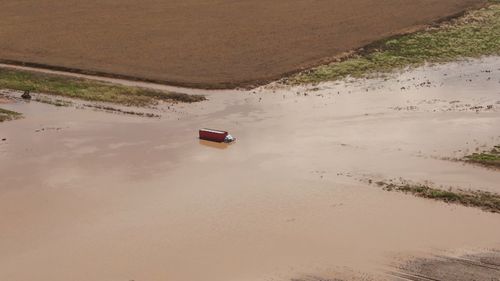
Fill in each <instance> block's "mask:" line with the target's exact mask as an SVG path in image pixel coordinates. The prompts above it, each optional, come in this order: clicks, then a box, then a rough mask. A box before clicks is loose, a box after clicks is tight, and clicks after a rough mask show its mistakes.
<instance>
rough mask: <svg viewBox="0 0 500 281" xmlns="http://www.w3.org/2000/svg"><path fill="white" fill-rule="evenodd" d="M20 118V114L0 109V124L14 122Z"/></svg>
mask: <svg viewBox="0 0 500 281" xmlns="http://www.w3.org/2000/svg"><path fill="white" fill-rule="evenodd" d="M21 117H22V114H21V113H18V112H15V111H10V110H7V109H3V108H0V122H4V121H10V120H15V119H19V118H21Z"/></svg>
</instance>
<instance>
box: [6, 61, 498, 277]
mask: <svg viewBox="0 0 500 281" xmlns="http://www.w3.org/2000/svg"><path fill="white" fill-rule="evenodd" d="M194 92H196V93H198V91H194ZM204 94H206V95H207V97H208V99H209V101H206V102H202V103H196V104H179V105H175V106H170V108H169V107H168V105H165V106H163V107H161V108H160V109H158V110H157V111H158V112H157V113H159V114H160V115H161V116H162V117H161V118H144V117H138V116H129V115H124V114H112V113H108V112H102V111H94V110H91V109H89V108H87V109H77V108H75V107H72V106H70V107H55V106H53V105H49V104H43V103H37V102H30V103H25V102H19V101H16V102H14V103H6V102H5V101H4V102H3V103H2V107H3V108H5V109H9V110H13V111H16V112H20V113H22V114H23V115H24V118H23V119H20V120H16V121H9V122H4V123H2V124H0V139H2V138H6V140H5V141H1V142H0V214H1V215H0V227H1V229H2V231H1V232H0V279H1V280H13V281H17V280H19V281H21V280H22V281H24V280H41V281H45V280H47V281H49V280H50V281H58V280H61V281H62V280H136V281H139V280H148V281H155V280H179V281H183V280H186V281H192V280H204V281H212V280H213V281H224V280H228V281H233V280H245V281H247V280H252V281H253V280H273V281H275V280H291V279H296V280H328V279H334V278H339V279H347V280H353V279H363V280H372V279H375V280H377V279H380V280H386V279H389V278H395V277H393V275H387V274H388V272H394V271H395V270H396V271H397V269H395V268H399V267H398V266H395V264H399V263H401V264H404V263H405V262H406V261H408V260H410V259H412V258H413V257H429V256H433V255H443V256H460V255H467V254H470V253H482V252H485V253H486V252H489V251H491V250H495V249H500V216H499V215H498V214H494V213H489V212H484V211H482V210H480V209H475V208H469V207H465V206H460V205H448V204H445V203H442V202H438V201H432V200H426V199H422V198H416V197H413V196H411V195H406V194H402V193H391V192H386V191H383V190H382V189H380V188H378V187H377V186H375V185H369V184H368V183H367V179H372V180H387V179H394V178H400V177H401V178H403V179H405V180H410V181H414V182H427V181H430V182H432V183H433V184H434V185H436V186H443V187H455V188H463V189H469V188H471V189H481V190H484V191H491V192H497V193H498V192H500V173H499V172H498V171H496V170H491V169H486V168H484V167H480V166H474V165H471V164H466V163H462V162H458V161H451V160H453V159H454V158H460V157H462V156H464V155H469V154H471V153H472V152H474V151H475V150H476V149H480V150H487V149H488V148H491V147H493V146H494V145H498V144H499V143H500V130H499V128H500V59H499V58H489V59H483V60H480V61H473V62H464V63H456V64H449V65H445V66H439V67H426V68H422V69H418V70H415V71H411V72H407V73H404V74H401V75H396V76H395V77H389V78H386V79H384V78H381V79H373V80H360V81H353V82H348V83H345V82H339V83H335V82H330V83H325V84H319V85H313V86H307V87H298V88H288V87H284V86H278V85H271V86H267V87H264V88H260V89H257V90H254V91H248V92H247V91H221V92H205V93H204ZM201 127H210V128H215V129H225V130H229V131H230V132H231V134H233V135H234V136H235V137H236V138H237V139H238V140H237V142H236V143H234V144H232V145H229V146H224V145H213V144H210V143H206V142H201V141H199V140H198V139H197V130H198V128H201ZM424 265H425V266H424ZM424 267H425V268H427V267H426V264H422V265H419V267H418V268H424ZM414 268H417V267H416V266H413V267H412V270H413V269H414ZM412 272H413V271H412ZM413 273H414V272H413ZM417 273H418V272H417ZM399 276H403V275H399ZM405 276H409V275H405ZM412 276H413V275H412ZM432 276H435V275H432ZM437 276H439V275H437ZM319 278H323V279H319ZM415 280H419V279H415Z"/></svg>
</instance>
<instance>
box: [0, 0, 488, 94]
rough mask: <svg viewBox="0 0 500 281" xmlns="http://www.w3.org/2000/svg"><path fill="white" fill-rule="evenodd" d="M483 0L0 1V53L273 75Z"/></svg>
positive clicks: (170, 79)
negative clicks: (0, 3)
mask: <svg viewBox="0 0 500 281" xmlns="http://www.w3.org/2000/svg"><path fill="white" fill-rule="evenodd" d="M486 2H487V1H486V0H416V1H404V3H402V1H400V0H384V1H376V0H357V1H350V0H336V1H301V0H292V1H287V0H276V1H264V0H256V1H229V0H222V1H204V0H187V1H172V0H170V1H154V0H145V1H133V0H125V1H116V0H104V1H97V0H92V1H78V0H69V1H56V0H38V1H34V0H30V1H9V2H8V3H2V9H0V27H1V30H0V60H4V61H10V62H13V63H20V62H25V63H33V64H38V65H43V66H50V67H59V68H61V69H69V70H74V71H76V70H80V71H84V72H91V73H101V74H108V75H119V76H120V75H121V76H126V77H132V78H140V79H148V80H154V81H161V82H167V83H171V84H182V85H187V86H197V87H234V86H239V85H248V84H252V83H254V82H262V81H266V80H270V79H277V78H279V77H281V76H282V75H283V74H286V73H289V72H291V71H296V70H299V69H303V68H308V67H311V66H315V65H318V64H321V63H323V62H327V61H329V60H331V59H332V58H333V57H334V56H337V55H340V54H342V53H343V52H346V51H349V50H352V49H354V48H358V47H361V46H364V45H366V44H368V43H370V42H372V41H374V40H378V39H381V38H384V37H388V36H391V35H394V34H398V33H401V32H403V31H407V30H411V29H414V28H416V27H419V26H422V25H424V24H429V23H431V22H433V21H436V20H438V19H441V18H444V17H448V16H452V15H455V14H457V13H460V12H461V11H463V10H465V9H467V8H472V7H478V6H480V5H483V4H485V3H486Z"/></svg>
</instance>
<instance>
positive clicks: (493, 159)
mask: <svg viewBox="0 0 500 281" xmlns="http://www.w3.org/2000/svg"><path fill="white" fill-rule="evenodd" d="M463 160H464V161H466V162H469V163H475V164H480V165H484V166H488V167H494V168H499V169H500V145H497V146H495V147H493V149H491V150H490V151H484V152H481V153H473V154H471V155H467V156H465V157H464V159H463Z"/></svg>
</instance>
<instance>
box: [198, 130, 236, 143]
mask: <svg viewBox="0 0 500 281" xmlns="http://www.w3.org/2000/svg"><path fill="white" fill-rule="evenodd" d="M200 139H202V140H207V141H215V142H232V141H234V138H233V137H232V136H231V135H230V134H229V133H228V132H226V131H219V130H212V129H201V130H200Z"/></svg>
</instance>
